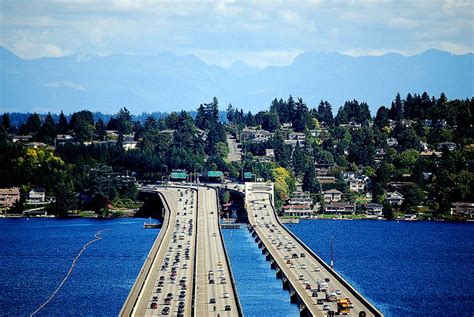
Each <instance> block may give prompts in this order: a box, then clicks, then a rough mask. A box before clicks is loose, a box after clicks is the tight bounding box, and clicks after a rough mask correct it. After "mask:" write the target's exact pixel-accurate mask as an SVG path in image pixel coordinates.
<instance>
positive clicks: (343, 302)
mask: <svg viewBox="0 0 474 317" xmlns="http://www.w3.org/2000/svg"><path fill="white" fill-rule="evenodd" d="M349 305H350V301H349V298H341V299H340V300H338V301H337V312H338V314H339V315H347V314H349V312H350V308H349Z"/></svg>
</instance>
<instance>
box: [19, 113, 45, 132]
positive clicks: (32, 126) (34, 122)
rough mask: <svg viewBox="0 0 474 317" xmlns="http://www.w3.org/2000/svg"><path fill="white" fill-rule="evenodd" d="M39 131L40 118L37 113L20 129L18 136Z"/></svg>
mask: <svg viewBox="0 0 474 317" xmlns="http://www.w3.org/2000/svg"><path fill="white" fill-rule="evenodd" d="M40 129H41V118H40V116H39V115H38V114H37V113H33V114H31V115H30V116H29V117H28V119H26V122H25V123H24V124H23V125H22V126H21V128H20V134H22V135H27V134H34V133H37V132H38V131H39V130H40Z"/></svg>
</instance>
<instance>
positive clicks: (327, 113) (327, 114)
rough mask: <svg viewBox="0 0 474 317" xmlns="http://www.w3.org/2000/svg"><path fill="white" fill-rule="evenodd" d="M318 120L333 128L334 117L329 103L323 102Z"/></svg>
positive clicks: (319, 107)
mask: <svg viewBox="0 0 474 317" xmlns="http://www.w3.org/2000/svg"><path fill="white" fill-rule="evenodd" d="M318 120H319V121H320V122H323V123H324V124H325V125H327V126H332V125H333V124H334V117H333V115H332V107H331V104H330V103H329V102H327V101H326V100H325V101H322V100H321V102H320V103H319V106H318Z"/></svg>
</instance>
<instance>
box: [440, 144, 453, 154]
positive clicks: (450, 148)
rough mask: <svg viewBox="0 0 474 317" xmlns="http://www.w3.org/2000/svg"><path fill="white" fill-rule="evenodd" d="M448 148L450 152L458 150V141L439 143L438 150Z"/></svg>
mask: <svg viewBox="0 0 474 317" xmlns="http://www.w3.org/2000/svg"><path fill="white" fill-rule="evenodd" d="M443 149H446V150H448V151H450V152H452V151H454V150H456V143H453V142H441V143H439V144H438V150H440V151H441V150H443Z"/></svg>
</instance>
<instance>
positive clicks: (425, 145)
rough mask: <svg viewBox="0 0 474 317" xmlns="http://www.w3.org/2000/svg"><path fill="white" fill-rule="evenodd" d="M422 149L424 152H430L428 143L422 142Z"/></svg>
mask: <svg viewBox="0 0 474 317" xmlns="http://www.w3.org/2000/svg"><path fill="white" fill-rule="evenodd" d="M420 147H421V149H422V150H423V151H426V150H428V143H426V142H423V141H421V142H420Z"/></svg>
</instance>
